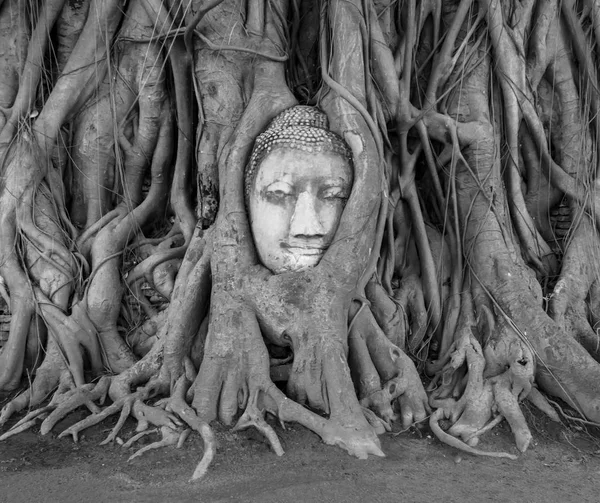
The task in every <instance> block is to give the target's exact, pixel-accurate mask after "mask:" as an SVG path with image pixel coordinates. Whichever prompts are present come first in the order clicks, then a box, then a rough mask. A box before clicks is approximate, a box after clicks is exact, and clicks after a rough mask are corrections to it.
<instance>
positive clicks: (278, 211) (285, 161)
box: [245, 106, 353, 274]
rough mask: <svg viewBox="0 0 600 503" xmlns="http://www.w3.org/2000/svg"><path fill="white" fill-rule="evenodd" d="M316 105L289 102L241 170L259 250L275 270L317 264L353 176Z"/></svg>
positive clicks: (342, 145)
mask: <svg viewBox="0 0 600 503" xmlns="http://www.w3.org/2000/svg"><path fill="white" fill-rule="evenodd" d="M328 124H329V121H328V119H327V116H326V115H325V114H324V113H323V112H321V111H320V110H319V109H318V108H315V107H310V106H295V107H292V108H289V109H287V110H285V111H283V112H282V113H281V114H280V115H278V116H277V117H275V118H274V119H273V120H272V121H271V123H270V124H269V126H268V127H267V129H266V130H265V131H264V132H263V133H262V134H261V135H259V136H258V138H257V139H256V142H255V144H254V149H253V150H252V154H251V156H250V161H249V163H248V165H247V167H246V174H245V192H246V194H245V196H246V206H247V208H248V212H249V218H250V227H251V229H252V235H253V237H254V243H255V246H256V250H257V253H258V256H259V258H260V260H261V262H262V263H263V265H265V266H266V267H267V268H268V269H269V270H271V271H272V272H273V273H275V274H280V273H283V272H294V271H301V270H304V269H306V268H308V267H313V266H315V265H317V264H318V263H319V261H320V260H321V258H322V257H323V255H324V254H325V251H326V250H327V248H328V247H329V245H330V244H331V243H332V241H333V238H334V236H335V232H336V230H337V227H338V223H339V221H340V217H341V216H342V212H343V211H344V206H345V205H346V201H347V199H348V197H349V196H350V191H351V189H352V182H353V167H352V154H351V151H350V148H349V147H348V145H347V144H346V142H344V140H343V139H342V138H340V137H339V136H338V135H337V134H335V133H333V132H332V131H330V130H329V128H328Z"/></svg>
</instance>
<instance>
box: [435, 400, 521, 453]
mask: <svg viewBox="0 0 600 503" xmlns="http://www.w3.org/2000/svg"><path fill="white" fill-rule="evenodd" d="M441 419H444V409H437V410H436V411H435V412H434V413H433V414H432V415H431V416H430V418H429V427H430V428H431V431H433V433H434V434H435V436H436V437H437V438H438V439H439V440H440V441H442V442H444V443H445V444H448V445H449V446H451V447H454V448H455V449H458V450H460V451H463V452H468V453H469V454H473V455H475V456H487V457H490V458H506V459H512V460H515V459H518V456H516V455H514V454H509V453H508V452H487V451H481V450H479V449H475V448H474V447H471V446H470V445H468V444H466V443H465V442H463V441H462V440H459V439H458V438H456V437H453V436H452V435H450V434H449V433H446V432H445V431H444V430H442V428H441V427H440V425H439V421H440V420H441Z"/></svg>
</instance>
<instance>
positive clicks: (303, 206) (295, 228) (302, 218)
mask: <svg viewBox="0 0 600 503" xmlns="http://www.w3.org/2000/svg"><path fill="white" fill-rule="evenodd" d="M290 234H291V235H292V236H293V237H320V236H324V235H325V228H324V227H323V224H322V223H321V220H320V219H319V215H318V213H317V210H316V208H315V198H314V197H313V196H311V195H310V194H309V193H308V192H301V193H300V195H299V196H298V199H297V200H296V206H295V208H294V214H293V215H292V220H291V222H290Z"/></svg>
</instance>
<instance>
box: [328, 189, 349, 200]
mask: <svg viewBox="0 0 600 503" xmlns="http://www.w3.org/2000/svg"><path fill="white" fill-rule="evenodd" d="M321 198H322V199H329V200H333V199H341V200H343V201H345V200H346V199H348V194H347V193H346V191H345V190H344V189H343V188H342V187H328V188H326V189H325V190H323V191H322V192H321Z"/></svg>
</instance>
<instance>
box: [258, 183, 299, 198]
mask: <svg viewBox="0 0 600 503" xmlns="http://www.w3.org/2000/svg"><path fill="white" fill-rule="evenodd" d="M293 193H294V191H293V189H292V187H291V186H290V185H289V184H287V183H282V182H275V183H272V184H271V185H270V186H269V187H267V189H266V190H265V192H264V194H265V196H266V197H267V198H268V199H271V200H272V201H284V200H285V199H286V198H288V197H290V196H292V195H293Z"/></svg>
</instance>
